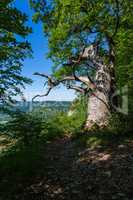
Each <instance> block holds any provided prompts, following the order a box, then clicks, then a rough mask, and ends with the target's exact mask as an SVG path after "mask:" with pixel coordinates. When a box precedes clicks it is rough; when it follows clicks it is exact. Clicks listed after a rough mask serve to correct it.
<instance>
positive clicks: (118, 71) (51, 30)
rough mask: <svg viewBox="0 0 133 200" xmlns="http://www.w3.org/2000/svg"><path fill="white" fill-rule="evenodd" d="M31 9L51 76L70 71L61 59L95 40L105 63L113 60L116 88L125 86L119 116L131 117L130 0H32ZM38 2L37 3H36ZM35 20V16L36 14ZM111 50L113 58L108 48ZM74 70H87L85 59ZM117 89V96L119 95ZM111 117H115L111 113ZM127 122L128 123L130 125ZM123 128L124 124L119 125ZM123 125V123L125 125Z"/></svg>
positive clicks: (132, 43)
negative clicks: (125, 105)
mask: <svg viewBox="0 0 133 200" xmlns="http://www.w3.org/2000/svg"><path fill="white" fill-rule="evenodd" d="M31 2H32V7H33V8H34V10H35V13H36V12H38V13H40V17H38V20H41V21H42V22H43V24H44V33H45V34H46V35H47V37H48V41H49V54H48V56H49V57H50V58H51V59H52V60H53V62H54V64H55V67H54V70H53V72H54V73H53V76H55V77H57V78H61V77H62V76H65V75H70V74H72V73H73V72H72V70H71V69H70V66H66V65H65V63H67V62H68V61H69V58H73V57H75V58H76V57H77V55H78V54H79V52H81V50H82V48H83V46H88V45H90V44H92V43H93V42H96V41H99V46H100V54H101V56H102V57H103V58H104V60H105V61H106V63H108V62H109V61H110V59H112V61H113V63H114V64H115V69H114V70H115V72H114V73H115V75H116V80H115V81H116V85H117V89H118V90H121V89H122V88H123V87H124V86H125V85H127V87H128V92H127V95H128V98H129V114H128V115H127V116H125V117H124V116H123V118H125V119H127V121H132V117H131V116H132V115H133V58H132V54H133V48H132V46H133V31H132V24H133V12H132V9H133V4H132V2H131V1H130V0H126V1H117V0H109V1H105V0H96V1H88V0H82V1H81V0H77V1H76V3H75V1H73V0H52V1H51V4H49V1H47V0H45V1H44V2H45V3H44V4H42V3H41V2H42V1H41V0H35V1H32V0H31ZM39 3H40V4H39ZM36 20H37V18H36ZM112 50H113V51H114V56H113V57H114V58H111V57H110V56H109V55H110V52H111V51H112ZM75 70H76V72H77V74H87V73H89V74H91V73H93V72H92V71H91V70H89V72H88V68H85V63H81V65H80V66H76V67H75ZM122 95H123V94H122V93H120V97H122ZM114 118H115V117H114ZM130 124H131V123H130V122H129V123H128V126H130ZM123 128H124V127H123ZM126 128H127V126H126V124H125V129H126Z"/></svg>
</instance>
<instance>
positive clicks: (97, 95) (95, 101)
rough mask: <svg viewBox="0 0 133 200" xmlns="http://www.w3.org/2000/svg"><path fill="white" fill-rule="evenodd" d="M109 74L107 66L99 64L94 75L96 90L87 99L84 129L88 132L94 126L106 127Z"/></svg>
mask: <svg viewBox="0 0 133 200" xmlns="http://www.w3.org/2000/svg"><path fill="white" fill-rule="evenodd" d="M111 79H112V77H111V74H110V70H109V68H108V66H106V65H104V64H101V66H99V67H98V69H97V71H96V75H95V81H96V85H97V88H96V90H95V91H94V92H93V93H92V94H90V96H89V97H88V114H87V115H88V116H87V121H86V124H85V128H86V129H88V130H90V129H91V128H92V127H93V126H94V125H97V126H98V127H99V128H102V127H105V126H107V125H108V119H109V115H110V100H109V99H110V93H111Z"/></svg>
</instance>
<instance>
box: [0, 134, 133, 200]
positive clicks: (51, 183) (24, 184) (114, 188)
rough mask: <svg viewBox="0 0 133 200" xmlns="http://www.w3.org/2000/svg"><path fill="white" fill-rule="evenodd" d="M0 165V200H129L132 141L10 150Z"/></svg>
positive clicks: (81, 141)
mask: <svg viewBox="0 0 133 200" xmlns="http://www.w3.org/2000/svg"><path fill="white" fill-rule="evenodd" d="M105 138H106V137H105ZM101 141H102V142H103V141H104V143H102V142H101ZM107 141H108V142H107ZM92 143H93V145H92ZM0 166H1V167H0V180H1V181H0V200H63V199H64V200H111V199H114V200H132V199H133V140H132V139H130V140H129V139H128V140H125V139H124V140H119V139H118V140H117V137H115V140H114V139H110V140H109V139H107V138H106V139H104V140H103V137H100V136H98V137H97V136H89V137H88V136H85V137H84V136H83V137H81V136H80V137H79V138H75V139H72V138H69V137H64V138H61V139H57V140H55V141H53V142H51V143H48V144H42V143H41V144H38V143H37V144H34V146H31V147H30V146H29V147H28V148H24V149H21V150H20V149H19V150H18V151H17V150H16V148H15V149H14V150H13V148H12V150H10V151H9V152H6V153H5V154H4V155H3V156H2V157H1V159H0Z"/></svg>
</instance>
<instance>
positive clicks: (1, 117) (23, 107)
mask: <svg viewBox="0 0 133 200" xmlns="http://www.w3.org/2000/svg"><path fill="white" fill-rule="evenodd" d="M71 103H72V102H71V101H43V102H39V101H35V102H30V101H27V102H21V101H19V102H17V103H16V104H15V105H14V106H13V107H12V110H13V111H17V110H20V111H23V112H31V111H33V110H35V109H39V110H40V109H41V107H42V108H47V109H48V110H49V111H50V112H54V111H63V112H67V111H68V110H69V108H70V105H71ZM8 120H9V116H8V115H7V114H6V113H3V112H0V122H3V121H8Z"/></svg>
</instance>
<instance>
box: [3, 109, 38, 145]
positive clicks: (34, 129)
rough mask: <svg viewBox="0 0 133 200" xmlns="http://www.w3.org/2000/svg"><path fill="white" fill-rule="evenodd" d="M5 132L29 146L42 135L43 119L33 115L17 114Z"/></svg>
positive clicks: (7, 125)
mask: <svg viewBox="0 0 133 200" xmlns="http://www.w3.org/2000/svg"><path fill="white" fill-rule="evenodd" d="M5 132H6V134H9V135H10V136H11V137H13V138H16V139H20V140H21V141H22V142H24V143H25V144H29V143H31V142H32V141H33V140H35V139H37V138H38V137H39V134H40V133H41V119H40V118H39V117H38V116H34V115H32V114H31V113H25V112H20V111H18V112H15V113H14V114H13V115H12V119H11V120H9V122H7V123H6V126H5Z"/></svg>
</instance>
